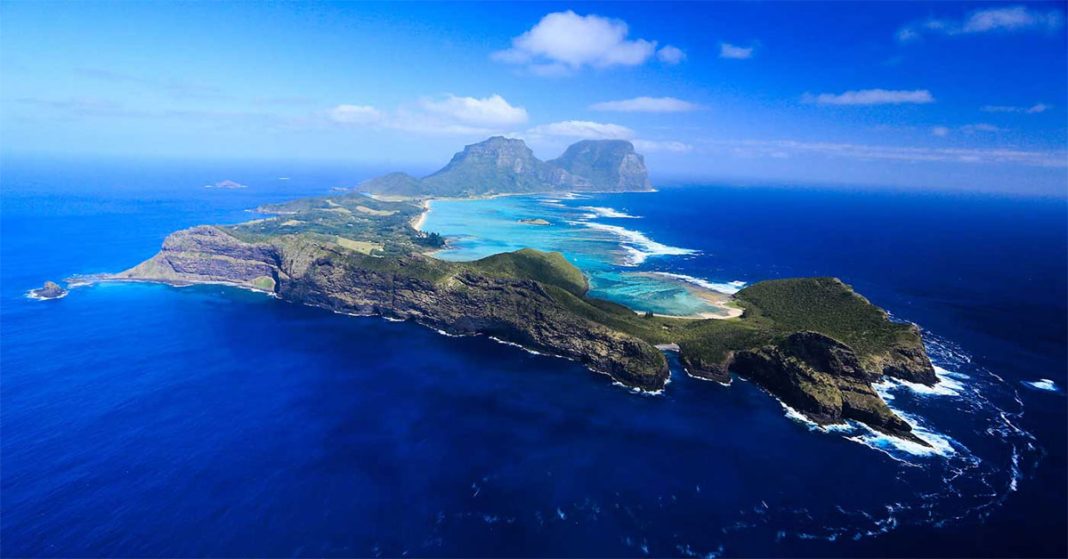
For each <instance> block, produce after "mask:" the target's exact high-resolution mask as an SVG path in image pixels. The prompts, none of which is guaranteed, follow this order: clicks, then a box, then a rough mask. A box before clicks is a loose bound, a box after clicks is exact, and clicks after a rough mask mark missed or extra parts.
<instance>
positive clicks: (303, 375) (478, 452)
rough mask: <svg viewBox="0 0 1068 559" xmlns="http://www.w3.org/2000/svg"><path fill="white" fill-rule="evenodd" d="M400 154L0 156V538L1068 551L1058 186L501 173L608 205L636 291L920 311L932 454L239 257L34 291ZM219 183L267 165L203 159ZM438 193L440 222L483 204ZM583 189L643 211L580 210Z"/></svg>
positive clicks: (395, 547)
mask: <svg viewBox="0 0 1068 559" xmlns="http://www.w3.org/2000/svg"><path fill="white" fill-rule="evenodd" d="M375 171H377V170H367V169H341V168H325V167H323V168H317V167H314V166H308V165H303V166H287V165H284V164H280V163H263V164H253V163H240V164H237V163H210V164H209V163H195V162H168V163H163V162H157V163H140V164H129V163H122V162H104V163H99V162H98V163H86V162H49V161H5V162H4V165H3V167H2V168H0V192H2V198H0V204H2V206H0V212H2V213H0V218H2V220H0V226H2V230H0V234H2V235H0V242H2V251H0V272H2V275H0V281H2V289H0V344H2V345H0V439H2V442H0V452H2V455H0V509H2V513H0V546H2V549H0V552H2V554H3V555H4V556H100V555H108V556H139V557H151V556H191V555H210V556H260V555H263V556H428V555H429V556H500V555H527V556H561V555H568V556H644V555H649V556H699V557H708V556H737V555H742V556H752V555H759V556H767V555H819V556H858V555H860V556H863V555H892V556H910V555H918V556H975V555H984V556H986V555H1031V556H1064V555H1065V554H1066V553H1068V547H1066V542H1065V537H1066V536H1065V531H1064V527H1065V525H1066V524H1068V518H1066V495H1068V488H1066V479H1065V478H1066V475H1065V472H1066V470H1068V462H1066V438H1068V427H1066V425H1068V399H1066V397H1065V387H1066V386H1068V378H1066V376H1068V371H1066V363H1068V350H1066V346H1068V343H1066V338H1068V332H1066V327H1068V326H1066V325H1068V309H1066V293H1068V284H1066V276H1068V273H1066V255H1068V241H1066V237H1068V221H1066V215H1068V205H1066V202H1065V200H1064V199H1063V198H1059V199H1052V198H1020V197H1007V196H1005V197H999V196H979V197H975V196H966V195H962V194H942V193H917V192H911V193H904V192H875V191H860V190H844V189H814V188H800V187H792V186H791V185H781V186H776V187H771V186H769V187H739V186H732V185H728V184H719V185H718V184H703V185H681V184H680V185H667V186H664V187H662V188H661V189H660V191H659V192H656V193H651V194H616V195H596V196H589V197H583V198H574V199H572V198H560V199H553V200H546V199H544V198H541V199H529V200H527V201H519V202H517V201H516V200H515V199H500V200H495V201H489V202H485V203H483V202H479V204H483V206H482V208H481V209H479V210H478V211H480V212H497V211H504V210H501V208H509V209H508V211H509V212H512V213H510V214H508V215H509V216H512V215H513V214H514V213H515V212H521V213H522V212H526V213H527V214H529V216H530V217H538V216H541V217H548V218H550V221H553V222H554V225H553V226H551V227H555V226H558V225H559V226H561V227H563V226H566V227H570V231H587V232H588V233H589V236H588V237H587V236H582V239H581V240H583V242H584V243H585V244H581V247H585V248H582V249H579V248H576V249H575V251H574V254H570V253H569V249H568V247H569V246H576V247H577V246H579V245H570V244H564V245H562V246H563V248H564V250H565V253H568V254H569V257H572V259H573V260H578V261H580V262H586V261H585V260H583V259H584V258H589V257H590V253H589V252H588V248H589V247H590V246H593V245H590V244H589V243H601V244H602V245H604V246H607V247H608V252H605V253H604V254H608V255H609V256H608V257H606V258H617V259H620V262H619V263H620V264H622V265H621V266H620V267H617V268H605V267H602V268H597V266H596V265H591V266H593V268H591V269H590V270H588V271H589V272H590V273H591V274H592V275H594V278H593V279H594V284H595V289H601V290H602V292H601V293H602V294H605V295H608V296H614V297H619V298H621V299H625V298H626V297H627V296H630V295H633V293H634V292H633V291H632V290H628V289H625V287H626V285H624V284H622V283H619V282H617V281H616V280H618V279H619V278H620V277H624V278H629V277H643V278H645V277H650V276H647V275H639V276H629V275H624V276H619V275H618V274H617V273H619V274H629V273H631V272H667V273H671V274H678V275H682V276H689V277H692V278H698V279H700V280H702V281H706V282H709V283H713V284H717V285H720V284H727V283H728V282H754V281H759V280H762V279H770V278H777V277H788V276H809V275H820V276H823V275H833V276H838V277H840V278H842V279H843V280H845V281H846V282H847V283H850V284H852V285H853V286H854V287H855V288H856V289H857V290H858V291H860V292H861V293H862V294H864V295H865V296H867V297H868V298H869V299H870V300H871V301H872V302H874V303H876V304H878V305H880V306H882V307H885V308H887V309H888V310H890V311H891V313H892V314H893V315H894V316H895V317H896V318H899V319H903V320H910V321H914V322H916V323H918V324H919V325H920V326H921V327H922V328H924V331H925V340H926V342H927V344H928V349H929V352H930V353H931V356H932V359H933V360H934V361H935V363H936V365H938V366H939V368H940V371H941V372H942V374H943V380H944V382H943V383H941V384H940V385H939V386H938V388H937V389H935V390H931V391H921V390H918V389H915V388H914V387H908V386H903V385H887V386H884V387H882V388H881V390H882V391H883V392H884V394H885V395H886V396H887V397H888V398H889V399H890V402H891V404H892V405H893V406H894V407H895V408H896V409H898V410H900V411H901V412H902V413H905V414H906V416H907V417H908V418H909V420H910V421H913V422H914V423H915V424H916V425H917V426H918V427H919V428H921V429H922V430H923V431H922V432H923V433H925V434H926V435H925V436H928V437H931V439H932V440H935V441H937V442H938V443H939V447H938V449H939V450H938V452H929V453H916V452H909V449H901V448H898V447H895V446H894V445H892V444H887V442H886V441H884V440H879V439H878V438H873V437H870V436H865V435H864V434H862V433H857V432H856V431H855V430H852V431H830V432H824V431H821V430H819V429H815V428H814V427H812V426H810V425H807V424H805V423H804V422H803V421H800V420H798V419H796V418H793V417H791V416H790V414H789V413H788V411H787V410H785V409H784V408H783V407H782V406H780V405H779V404H778V403H777V402H776V401H775V400H774V399H772V398H771V397H769V396H768V395H767V394H765V393H763V392H762V391H760V390H759V389H757V388H756V387H755V386H753V385H751V384H749V383H747V382H744V381H736V382H734V383H733V384H732V385H731V386H730V387H725V386H721V385H718V384H716V383H710V382H702V381H698V380H694V379H691V378H689V377H687V376H686V375H685V374H684V373H683V372H682V371H681V369H680V368H679V367H678V364H677V363H675V362H674V361H673V360H672V368H673V371H672V380H671V383H670V384H669V385H668V387H667V389H666V390H665V391H664V393H663V394H660V395H655V396H653V395H642V394H635V393H633V392H631V391H629V390H627V389H624V388H620V387H618V386H615V385H613V384H612V382H611V380H610V379H609V378H608V377H605V376H601V375H596V374H591V373H589V372H588V371H586V370H585V369H583V368H582V367H581V366H579V365H577V364H575V363H572V362H569V361H564V360H560V359H556V358H551V357H546V356H537V355H532V354H529V353H526V352H524V351H522V350H519V349H516V348H513V347H509V346H506V345H502V344H499V343H495V342H493V341H492V340H489V339H486V338H483V337H471V338H451V337H446V336H442V335H439V334H437V333H435V332H434V331H432V330H429V329H426V328H423V327H420V326H418V325H415V324H409V323H393V322H386V321H384V320H380V319H374V318H355V317H348V316H341V315H336V314H332V313H329V312H326V311H323V310H319V309H312V308H306V307H301V306H298V305H293V304H289V303H285V302H281V301H278V300H276V299H272V298H269V297H266V296H263V295H260V294H255V293H250V292H245V291H240V290H236V289H230V288H225V287H220V286H200V287H188V288H173V287H168V286H163V285H147V284H98V285H94V286H91V287H82V288H77V289H74V290H73V291H72V292H71V293H70V294H69V296H67V297H65V298H62V299H58V300H52V301H36V300H31V299H29V298H27V297H26V296H25V295H26V292H27V290H29V289H31V288H34V287H37V286H39V285H40V284H41V283H42V282H43V281H45V280H49V279H52V280H62V279H64V278H66V277H68V276H71V275H74V274H91V273H99V272H113V271H118V270H121V269H125V268H127V267H129V266H132V265H134V264H136V263H138V262H140V261H141V260H143V259H145V258H147V257H149V256H151V255H152V254H154V253H155V252H156V250H158V248H159V245H160V243H161V242H162V240H163V238H164V237H165V236H166V235H167V234H168V233H169V232H172V231H174V230H176V229H180V228H184V227H189V226H193V225H197V224H205V223H234V222H239V221H243V220H246V219H249V218H251V217H253V215H252V214H250V213H249V212H248V211H247V210H248V209H249V208H253V207H255V206H257V205H259V204H262V203H265V202H273V201H280V200H285V199H289V198H295V197H300V196H307V195H320V194H326V193H328V192H330V189H331V188H333V187H339V186H352V185H354V184H356V183H358V182H359V181H360V180H361V179H363V178H366V177H367V176H369V175H371V174H373V173H374V172H375ZM279 177H287V179H288V180H279ZM222 179H233V180H236V181H238V182H241V183H245V184H248V185H249V188H246V189H241V190H212V189H204V188H201V186H202V185H204V184H208V183H214V182H216V181H219V180H222ZM445 204H446V203H442V205H438V204H435V206H434V209H433V211H432V212H431V214H430V217H429V218H428V220H427V223H426V225H425V227H426V228H428V229H431V230H432V228H433V227H435V226H439V227H441V228H443V229H447V228H448V227H449V225H448V220H447V219H445V218H447V217H449V216H450V215H451V216H452V217H456V216H457V215H458V214H457V213H456V212H461V214H462V212H464V211H470V210H468V209H464V208H476V206H455V205H454V206H452V208H453V209H452V210H449V209H448V207H449V206H447V205H445ZM449 204H463V203H462V202H457V203H449ZM494 204H497V205H494ZM517 204H518V206H516V205H517ZM587 207H593V208H610V209H612V210H614V211H616V212H618V214H626V215H630V216H634V217H631V218H624V217H611V216H612V215H615V214H613V213H612V212H601V213H600V214H597V215H596V216H591V215H587V216H585V217H580V218H578V219H577V221H576V220H573V219H572V220H571V221H570V222H568V223H564V222H565V221H568V220H569V219H571V217H574V216H576V215H581V214H582V212H585V211H586V210H583V209H582V208H587ZM517 208H518V209H517ZM450 211H451V212H453V213H452V214H450V213H449V212H450ZM469 215H487V214H485V213H483V214H478V213H477V212H475V213H473V214H469ZM569 216H571V217H569ZM435 220H437V221H435ZM557 220H561V222H560V223H559V224H557V223H556V221H557ZM509 221H512V220H511V219H510V220H509ZM588 223H597V224H600V225H597V226H589V225H587V224H588ZM604 225H608V226H611V227H608V228H606V227H604ZM478 226H479V223H472V227H473V228H477V227H478ZM487 231H489V229H485V228H484V230H482V231H481V232H482V233H483V234H485V235H490V233H488V232H487ZM443 232H445V233H447V234H448V233H452V232H450V231H443ZM635 233H640V234H641V236H640V237H637V236H635ZM537 235H542V237H538V238H539V239H541V240H542V241H544V242H549V241H547V240H546V239H549V240H552V239H553V238H556V237H552V236H551V235H549V236H548V237H545V235H547V234H546V233H537ZM613 235H614V237H613ZM565 237H566V239H567V242H568V243H571V242H572V241H574V240H575V238H574V237H573V236H571V237H567V236H564V237H559V238H565ZM559 238H556V239H557V240H559ZM613 239H615V241H613ZM642 239H645V240H644V241H643V240H642ZM454 240H455V242H454V246H455V247H457V248H456V249H455V250H464V249H465V248H466V249H471V248H472V243H481V244H479V245H478V246H482V247H484V246H486V245H487V244H489V243H493V242H499V241H500V239H489V238H483V239H481V240H478V239H470V238H468V239H463V238H456V239H454ZM521 240H523V239H521ZM645 241H649V242H645ZM553 242H556V241H553ZM650 243H652V244H650ZM598 246H600V245H598ZM665 247H666V248H667V249H673V248H674V249H685V250H684V251H682V250H664V248H665ZM584 251H586V252H584ZM639 253H641V257H640V258H635V255H638V254H639ZM628 257H629V258H630V260H629V261H627V258H628ZM606 261H607V260H604V261H602V263H603V262H606ZM628 264H629V265H628ZM605 266H607V265H605ZM613 274H617V275H613ZM624 283H625V282H624ZM621 285H622V286H623V287H624V288H620V286H621ZM643 286H644V284H643ZM643 289H644V287H643ZM664 293H665V295H664V297H665V298H664V299H663V301H662V302H663V304H665V305H667V304H679V303H678V302H679V298H678V297H676V295H677V293H675V294H672V293H668V292H666V291H665V292H664ZM628 294H629V295H628ZM1043 379H1046V380H1048V381H1052V382H1051V383H1050V382H1042V380H1043ZM1036 382H1037V383H1038V384H1037V385H1035V384H1030V383H1036Z"/></svg>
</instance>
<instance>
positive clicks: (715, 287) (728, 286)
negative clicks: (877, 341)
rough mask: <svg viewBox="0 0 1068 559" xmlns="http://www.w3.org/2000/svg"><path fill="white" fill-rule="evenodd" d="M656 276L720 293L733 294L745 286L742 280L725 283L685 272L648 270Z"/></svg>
mask: <svg viewBox="0 0 1068 559" xmlns="http://www.w3.org/2000/svg"><path fill="white" fill-rule="evenodd" d="M650 273H652V274H655V275H658V276H664V277H667V278H673V279H677V280H680V281H684V282H687V283H692V284H694V285H696V286H698V287H703V288H705V289H711V290H712V291H718V292H720V293H726V294H727V295H734V294H735V293H737V292H739V291H741V289H742V288H743V287H745V282H744V281H737V280H736V281H728V282H726V283H719V282H714V281H708V280H706V279H702V278H696V277H694V276H688V275H686V274H674V273H671V272H650Z"/></svg>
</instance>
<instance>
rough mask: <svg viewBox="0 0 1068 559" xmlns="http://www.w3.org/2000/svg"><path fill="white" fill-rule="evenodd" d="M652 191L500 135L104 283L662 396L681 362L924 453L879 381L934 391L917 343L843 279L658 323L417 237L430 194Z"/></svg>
mask: <svg viewBox="0 0 1068 559" xmlns="http://www.w3.org/2000/svg"><path fill="white" fill-rule="evenodd" d="M649 188H650V185H649V182H648V179H647V177H646V170H645V165H644V161H643V159H642V157H641V156H640V155H638V154H636V153H635V152H634V148H633V146H631V145H630V143H629V142H623V141H585V142H579V143H578V144H575V145H574V146H572V147H571V148H569V149H568V150H567V152H566V153H565V154H564V155H563V156H562V157H561V158H559V159H557V160H553V161H549V162H542V161H538V160H537V159H536V158H534V157H533V154H532V153H531V152H530V150H529V148H527V147H526V146H525V145H524V144H523V143H522V141H520V140H510V139H504V138H491V139H489V140H487V141H485V142H482V143H480V144H475V145H473V146H468V147H467V148H466V149H465V150H464V151H463V152H461V153H459V154H457V155H456V156H455V157H454V158H453V160H452V161H451V162H450V163H449V164H448V166H446V167H445V168H444V169H442V170H441V171H439V172H437V173H435V174H433V175H430V176H429V177H426V178H423V179H417V178H414V177H410V176H407V175H400V174H392V175H386V176H385V177H382V178H379V179H373V180H371V181H368V182H366V183H363V184H362V185H361V186H360V187H359V188H358V190H359V192H348V193H337V194H336V195H331V196H324V197H318V198H307V199H301V200H295V201H291V202H287V203H282V204H276V205H270V206H264V207H261V208H258V209H257V211H259V212H261V213H265V214H270V215H272V217H269V218H266V219H259V220H255V221H249V222H247V223H241V224H238V225H228V226H219V225H215V226H198V227H193V228H190V229H185V230H182V231H178V232H175V233H172V234H171V235H169V236H168V237H167V239H166V240H165V241H164V243H163V247H162V250H161V251H160V252H159V253H157V254H156V255H155V256H153V257H152V258H150V259H148V260H146V261H145V262H143V263H141V264H139V265H137V266H135V267H133V268H131V269H129V270H126V271H124V272H121V273H118V274H114V275H111V276H105V277H103V278H101V279H103V280H110V281H115V280H118V281H152V282H165V283H170V284H176V285H187V284H197V283H222V284H228V285H233V286H238V287H242V288H247V289H254V290H258V291H263V292H267V293H270V294H273V295H274V296H277V297H279V298H281V299H284V300H287V301H292V302H297V303H302V304H306V305H311V306H316V307H322V308H325V309H330V310H333V311H337V312H342V313H347V314H354V315H367V316H382V317H388V318H391V319H400V320H410V321H413V322H416V323H419V324H423V325H425V326H428V327H431V328H435V329H438V330H440V331H442V332H446V333H449V334H453V335H476V334H481V335H487V336H493V337H495V338H498V339H500V340H503V341H506V342H511V343H514V344H518V345H520V346H523V347H524V348H528V349H530V350H534V351H538V352H543V353H548V354H552V355H558V356H562V357H566V358H569V359H573V360H575V361H578V362H580V363H582V364H584V365H585V366H586V367H588V368H589V369H591V370H593V371H596V372H600V373H605V374H608V375H610V376H611V377H612V378H613V379H614V380H616V381H618V382H619V383H622V384H624V385H626V386H628V387H633V388H636V389H640V390H646V391H657V390H661V389H664V387H665V385H666V384H667V381H668V378H669V371H668V363H667V360H666V358H665V356H664V354H663V351H678V353H679V358H680V361H681V363H682V364H683V366H684V368H685V370H686V373H687V374H689V375H691V376H694V377H698V378H702V379H707V380H713V381H717V382H720V383H723V384H729V383H730V380H731V374H732V373H733V374H736V375H740V376H742V377H744V378H747V379H749V380H751V381H753V382H754V383H756V384H758V385H759V386H761V387H762V388H764V389H765V390H766V391H767V392H769V393H770V394H772V395H773V396H775V397H776V398H778V399H779V400H781V401H782V402H783V403H785V404H786V405H788V406H790V407H791V408H793V409H795V410H796V411H798V412H799V413H801V414H803V415H804V416H805V417H807V418H809V419H810V420H812V421H814V422H817V423H819V424H834V423H841V422H844V421H847V420H853V421H857V422H860V423H863V424H864V425H867V426H868V427H870V428H872V429H874V430H877V431H880V432H882V433H886V434H889V435H892V436H896V437H899V438H902V439H907V440H910V441H913V442H916V443H918V444H922V445H927V443H926V442H925V441H923V440H922V439H920V438H919V437H917V436H915V435H914V434H913V433H912V428H911V426H910V425H909V424H908V423H907V422H906V421H904V420H903V419H902V418H901V417H899V416H898V415H897V414H895V413H894V412H893V410H891V409H890V408H889V407H888V406H887V405H886V403H885V402H884V401H883V400H882V398H881V397H880V396H879V395H878V393H877V392H876V391H875V390H874V389H873V388H872V384H873V383H876V382H879V381H880V380H881V379H883V378H884V377H893V378H896V379H901V380H904V381H907V382H912V383H922V384H926V385H932V384H934V383H936V382H937V376H936V375H935V372H934V369H933V367H932V365H931V363H930V360H929V359H928V357H927V354H926V352H925V350H924V347H923V343H922V340H921V338H920V332H919V329H918V328H917V327H916V326H915V325H912V324H907V323H900V322H894V321H892V320H890V318H889V316H888V315H887V313H886V312H885V311H883V310H882V309H880V308H878V307H876V306H875V305H872V304H871V303H870V302H869V301H868V300H866V299H865V298H863V297H862V296H860V295H858V294H857V293H855V292H854V291H853V290H852V289H851V288H850V287H849V286H848V285H846V284H845V283H843V282H842V281H840V280H838V279H835V278H798V279H784V280H774V281H764V282H760V283H756V284H753V285H750V286H748V287H746V288H745V289H742V290H741V291H739V292H738V293H737V294H735V295H734V296H733V297H732V301H731V304H732V305H734V306H737V307H740V308H741V309H742V313H741V315H740V316H736V317H731V318H722V319H714V318H708V319H693V318H680V317H668V316H659V315H655V316H654V315H651V314H648V313H646V314H639V313H636V312H634V311H633V310H631V309H629V308H627V307H624V306H622V305H619V304H616V303H613V302H609V301H605V300H600V299H596V298H592V297H590V296H588V294H587V291H588V283H587V280H586V277H585V276H584V275H583V273H582V272H581V271H580V270H579V269H578V268H576V267H575V266H573V265H572V264H570V263H569V262H568V261H567V259H566V258H564V256H563V255H562V254H559V253H547V252H541V251H537V250H533V249H523V250H519V251H516V252H510V253H503V254H497V255H494V256H490V257H487V258H483V259H481V260H477V261H473V262H448V261H444V260H440V259H437V258H434V257H433V256H432V255H431V254H430V253H431V252H432V251H434V250H438V249H441V248H442V247H443V246H444V244H445V239H443V238H441V237H440V236H439V235H436V234H433V233H424V232H422V231H420V230H419V229H418V228H417V227H416V224H417V223H418V221H419V220H420V218H421V216H422V215H423V213H424V212H425V211H426V204H425V202H426V200H427V199H429V198H432V197H435V196H482V195H491V194H501V193H507V192H512V191H514V192H523V193H526V192H552V191H556V192H563V191H623V190H644V189H649ZM510 189H514V190H510Z"/></svg>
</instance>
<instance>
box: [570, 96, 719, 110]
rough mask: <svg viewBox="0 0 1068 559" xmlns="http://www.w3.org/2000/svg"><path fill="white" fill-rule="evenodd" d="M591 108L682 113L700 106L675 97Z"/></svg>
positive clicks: (644, 99)
mask: <svg viewBox="0 0 1068 559" xmlns="http://www.w3.org/2000/svg"><path fill="white" fill-rule="evenodd" d="M590 108H591V109H593V110H595V111H617V112H624V113H680V112H686V111H693V110H697V109H699V108H700V106H699V105H697V104H694V103H691V102H689V101H683V100H682V99H676V98H674V97H635V98H633V99H624V100H621V101H604V102H602V103H594V104H592V105H590Z"/></svg>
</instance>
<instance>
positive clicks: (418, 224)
mask: <svg viewBox="0 0 1068 559" xmlns="http://www.w3.org/2000/svg"><path fill="white" fill-rule="evenodd" d="M422 206H423V211H422V213H420V214H419V216H418V217H416V218H414V219H412V228H413V229H415V230H416V231H421V230H422V227H423V223H424V222H426V216H427V214H429V213H430V200H423V203H422Z"/></svg>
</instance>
